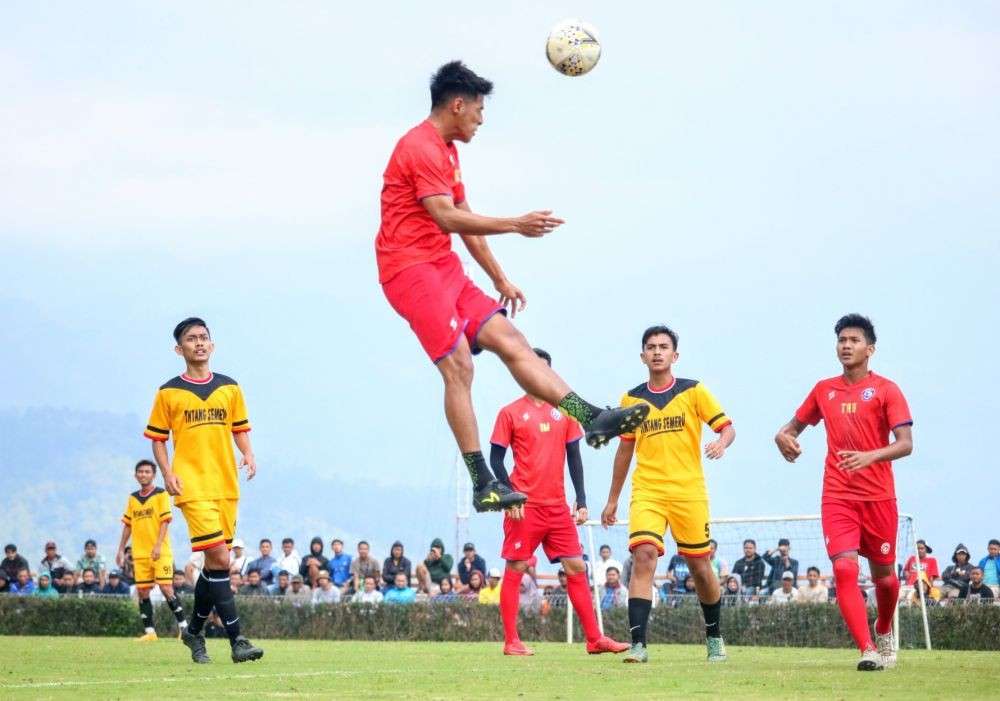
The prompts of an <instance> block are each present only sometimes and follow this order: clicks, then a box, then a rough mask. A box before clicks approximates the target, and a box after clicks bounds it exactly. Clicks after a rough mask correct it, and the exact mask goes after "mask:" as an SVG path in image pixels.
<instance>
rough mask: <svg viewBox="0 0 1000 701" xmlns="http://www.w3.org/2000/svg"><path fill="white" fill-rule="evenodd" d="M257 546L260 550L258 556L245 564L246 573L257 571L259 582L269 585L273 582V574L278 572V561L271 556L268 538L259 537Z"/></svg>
mask: <svg viewBox="0 0 1000 701" xmlns="http://www.w3.org/2000/svg"><path fill="white" fill-rule="evenodd" d="M257 547H258V549H259V550H260V557H258V558H257V559H256V560H251V561H250V563H249V564H247V574H250V572H251V571H256V572H259V573H260V583H261V584H263V585H264V586H265V587H269V586H271V585H272V584H274V575H275V574H277V572H278V569H277V567H278V561H277V560H275V559H274V558H273V557H271V540H270V538H261V539H260V543H259V544H258V546H257Z"/></svg>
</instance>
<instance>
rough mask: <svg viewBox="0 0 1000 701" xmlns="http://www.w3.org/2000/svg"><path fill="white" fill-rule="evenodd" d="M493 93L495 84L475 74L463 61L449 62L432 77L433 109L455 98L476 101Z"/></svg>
mask: <svg viewBox="0 0 1000 701" xmlns="http://www.w3.org/2000/svg"><path fill="white" fill-rule="evenodd" d="M492 92H493V83H491V82H490V81H488V80H486V78H482V77H480V76H478V75H476V74H475V73H473V72H472V71H471V70H470V69H469V68H468V67H467V66H466V65H465V64H464V63H462V62H461V61H449V62H448V63H446V64H444V65H443V66H441V67H440V68H438V69H437V72H435V73H434V75H432V76H431V108H432V109H434V108H437V107H441V106H442V105H444V104H445V103H446V102H448V100H450V99H452V98H455V97H470V98H472V99H475V98H477V97H479V96H480V95H482V96H483V97H486V96H487V95H489V94H490V93H492Z"/></svg>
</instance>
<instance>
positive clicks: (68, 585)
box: [53, 570, 76, 594]
mask: <svg viewBox="0 0 1000 701" xmlns="http://www.w3.org/2000/svg"><path fill="white" fill-rule="evenodd" d="M53 586H55V588H56V591H57V592H59V593H60V594H72V593H73V587H75V586H76V577H75V576H74V575H73V572H72V570H66V571H65V572H63V576H62V579H57V580H53Z"/></svg>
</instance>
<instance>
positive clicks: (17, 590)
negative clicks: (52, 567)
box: [10, 568, 52, 596]
mask: <svg viewBox="0 0 1000 701" xmlns="http://www.w3.org/2000/svg"><path fill="white" fill-rule="evenodd" d="M42 574H48V572H42ZM49 581H52V578H51V577H49ZM10 593H11V594H16V595H18V596H28V595H29V594H34V593H35V580H33V579H32V578H31V573H30V572H29V571H28V570H27V568H25V569H22V570H19V571H18V573H17V579H15V580H14V581H13V582H11V583H10Z"/></svg>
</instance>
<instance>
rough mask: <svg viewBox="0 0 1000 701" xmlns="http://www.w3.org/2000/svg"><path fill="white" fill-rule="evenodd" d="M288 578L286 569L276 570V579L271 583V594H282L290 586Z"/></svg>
mask: <svg viewBox="0 0 1000 701" xmlns="http://www.w3.org/2000/svg"><path fill="white" fill-rule="evenodd" d="M290 578H291V575H289V574H288V570H281V572H278V577H277V581H276V582H275V583H274V584H272V585H271V596H284V595H285V594H286V593H287V592H288V591H289V587H290V586H291V581H290Z"/></svg>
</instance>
